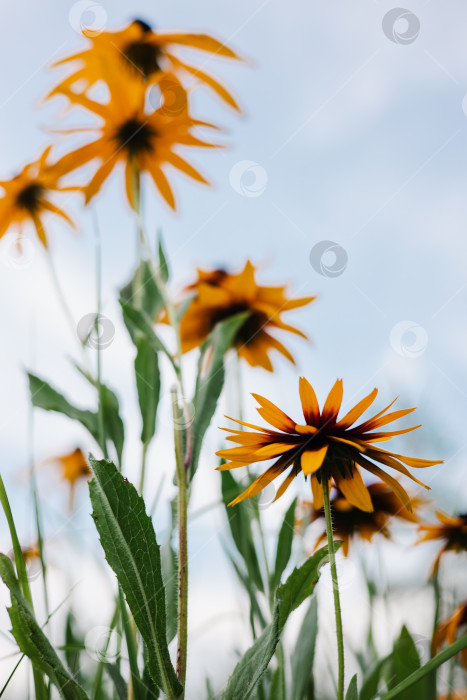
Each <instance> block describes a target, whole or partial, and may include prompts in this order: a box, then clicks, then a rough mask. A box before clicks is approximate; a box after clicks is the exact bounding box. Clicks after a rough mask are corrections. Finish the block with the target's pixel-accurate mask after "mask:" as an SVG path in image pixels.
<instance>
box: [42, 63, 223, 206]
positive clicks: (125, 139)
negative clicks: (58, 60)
mask: <svg viewBox="0 0 467 700" xmlns="http://www.w3.org/2000/svg"><path fill="white" fill-rule="evenodd" d="M115 79H116V76H114V81H115ZM174 80H175V78H174ZM68 96H69V98H70V101H71V102H72V103H73V104H75V105H80V106H81V107H84V108H85V109H87V110H88V111H90V112H92V113H93V114H95V115H96V116H97V117H98V118H99V119H100V121H101V126H99V127H96V128H95V129H94V131H96V132H97V133H96V138H95V139H94V140H92V141H90V142H89V143H87V144H86V145H84V146H81V147H79V148H77V149H76V150H74V151H72V152H71V153H67V154H66V155H64V156H63V157H62V158H60V159H59V161H58V162H57V163H56V169H57V170H58V171H59V172H60V173H61V174H62V175H65V174H66V173H68V172H70V171H72V170H75V169H76V168H79V167H81V166H83V165H85V164H86V163H90V162H91V161H94V160H99V161H100V165H99V167H98V168H97V170H96V172H95V173H94V176H93V177H92V179H91V180H90V182H89V183H88V184H87V186H86V187H84V188H83V190H84V193H85V197H86V203H88V202H89V201H90V200H91V199H92V197H94V196H95V195H96V194H97V193H98V192H99V190H100V189H101V187H102V185H103V183H104V182H105V181H106V180H107V178H108V177H109V176H110V174H111V173H112V171H113V169H114V168H115V166H116V165H117V164H119V163H120V164H123V165H124V166H125V183H126V193H127V196H128V201H129V202H130V204H131V205H132V206H133V207H135V182H137V181H138V178H139V175H140V174H141V173H144V172H146V173H148V174H149V175H150V177H151V178H152V180H153V182H154V184H155V186H156V187H157V189H158V190H159V192H160V194H161V195H162V197H163V198H164V199H165V201H166V202H167V204H169V206H170V207H172V209H175V197H174V194H173V192H172V188H171V186H170V184H169V181H168V179H167V176H166V174H165V169H166V167H167V166H172V167H173V168H176V169H177V170H179V171H181V172H183V173H184V174H185V175H188V176H189V177H191V178H193V179H194V180H196V181H197V182H201V183H203V184H209V183H208V182H207V180H206V179H205V178H204V177H203V176H202V175H201V174H200V173H199V172H198V171H197V170H195V168H194V167H193V166H192V165H190V164H189V163H187V161H186V160H184V159H183V158H182V157H181V156H180V155H179V154H178V153H176V150H175V149H176V147H177V146H202V147H204V148H206V147H213V144H210V143H207V142H205V141H202V140H201V139H199V138H198V137H196V136H195V135H194V134H193V133H192V129H193V128H194V127H196V126H206V127H212V128H215V127H214V126H213V125H212V124H208V123H207V122H201V121H199V120H197V119H192V118H191V117H190V116H189V114H188V112H187V110H186V104H185V103H183V104H181V105H180V107H179V108H177V109H174V110H172V109H171V108H170V107H168V106H167V105H166V104H163V105H162V107H160V108H159V109H157V110H155V111H152V112H149V113H148V112H147V111H146V105H145V90H144V85H143V84H142V83H141V82H140V81H137V80H134V79H130V78H125V79H123V78H121V77H120V76H119V77H118V82H114V83H113V85H112V89H111V91H110V100H109V102H108V103H106V104H103V103H101V102H97V101H96V100H94V99H91V98H89V97H86V96H85V95H82V94H79V95H78V94H74V93H71V92H70V93H68ZM69 131H71V132H73V131H76V132H79V131H82V129H81V130H80V129H76V130H73V129H71V130H69ZM91 131H92V129H91Z"/></svg>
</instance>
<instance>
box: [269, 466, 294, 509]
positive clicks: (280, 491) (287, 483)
mask: <svg viewBox="0 0 467 700" xmlns="http://www.w3.org/2000/svg"><path fill="white" fill-rule="evenodd" d="M296 476H297V475H296V473H295V467H292V470H291V471H290V473H289V474H288V476H287V477H286V478H285V479H284V481H283V482H282V484H281V485H280V486H279V488H278V489H277V493H276V497H275V499H274V501H277V499H278V498H280V497H281V496H283V495H284V493H285V492H286V491H287V489H288V488H289V486H290V484H291V483H292V481H293V480H294V479H295V477H296ZM274 501H273V502H274Z"/></svg>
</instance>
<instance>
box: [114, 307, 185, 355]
mask: <svg viewBox="0 0 467 700" xmlns="http://www.w3.org/2000/svg"><path fill="white" fill-rule="evenodd" d="M120 305H121V307H122V312H123V318H124V320H125V323H126V324H127V326H131V327H132V328H133V330H137V331H140V332H141V333H142V334H143V336H144V337H145V338H147V340H148V342H149V343H150V345H151V346H152V348H153V350H154V351H155V352H163V353H164V355H166V357H167V358H168V359H169V360H170V363H171V364H172V366H173V367H175V364H174V359H173V357H172V355H171V354H170V352H169V351H168V350H167V348H166V347H165V345H164V343H163V342H162V340H161V339H160V338H159V337H158V336H157V335H156V333H155V331H154V328H153V320H152V319H151V318H150V317H149V316H148V315H147V314H145V313H144V311H140V310H139V309H137V308H136V307H135V306H132V305H131V304H129V303H128V302H126V301H124V300H123V299H120Z"/></svg>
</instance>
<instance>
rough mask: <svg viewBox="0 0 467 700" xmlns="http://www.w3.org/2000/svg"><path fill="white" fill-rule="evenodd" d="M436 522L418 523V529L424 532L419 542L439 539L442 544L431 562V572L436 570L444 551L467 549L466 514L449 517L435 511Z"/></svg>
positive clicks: (433, 572) (463, 550)
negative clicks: (437, 521)
mask: <svg viewBox="0 0 467 700" xmlns="http://www.w3.org/2000/svg"><path fill="white" fill-rule="evenodd" d="M436 517H437V518H438V520H439V523H438V524H436V525H435V524H426V525H420V527H419V531H420V532H421V533H424V534H423V535H422V537H421V538H420V539H419V542H428V541H430V540H441V541H442V542H443V546H442V547H441V550H440V552H439V554H438V556H437V557H436V559H435V562H434V564H433V569H432V574H435V573H436V572H437V571H438V568H439V564H440V561H441V557H442V556H443V554H445V552H450V551H451V552H465V551H467V514H465V513H463V514H461V515H457V516H454V517H451V516H449V515H446V514H445V513H441V512H440V511H437V513H436Z"/></svg>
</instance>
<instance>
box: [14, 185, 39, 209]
mask: <svg viewBox="0 0 467 700" xmlns="http://www.w3.org/2000/svg"><path fill="white" fill-rule="evenodd" d="M43 194H44V188H43V187H42V185H39V184H38V183H36V182H32V183H31V184H30V185H27V186H26V187H25V188H24V189H23V190H22V191H21V192H20V193H19V194H18V196H17V198H16V204H17V206H18V207H21V209H25V210H26V211H28V212H29V213H30V214H34V213H35V212H36V211H37V210H38V209H39V207H40V203H41V199H42V196H43Z"/></svg>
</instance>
